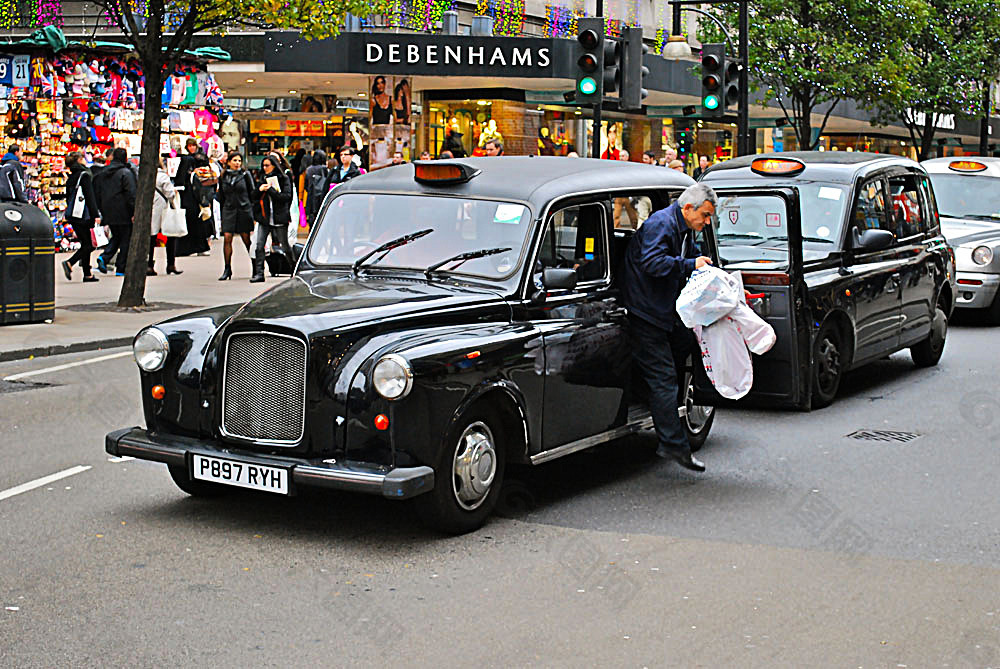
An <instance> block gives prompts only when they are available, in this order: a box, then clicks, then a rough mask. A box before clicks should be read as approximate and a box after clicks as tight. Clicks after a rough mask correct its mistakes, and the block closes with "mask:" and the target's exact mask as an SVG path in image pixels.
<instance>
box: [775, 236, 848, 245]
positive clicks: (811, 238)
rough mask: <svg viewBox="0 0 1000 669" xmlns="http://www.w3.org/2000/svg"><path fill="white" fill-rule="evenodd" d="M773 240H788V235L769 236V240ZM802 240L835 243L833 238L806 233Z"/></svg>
mask: <svg viewBox="0 0 1000 669" xmlns="http://www.w3.org/2000/svg"><path fill="white" fill-rule="evenodd" d="M771 240H775V241H779V242H787V241H788V235H779V236H777V237H768V238H767V241H771ZM802 241H804V242H822V243H824V244H833V243H834V242H833V241H832V240H830V239H824V238H823V237H807V236H805V235H803V237H802Z"/></svg>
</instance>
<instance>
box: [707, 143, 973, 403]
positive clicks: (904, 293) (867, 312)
mask: <svg viewBox="0 0 1000 669" xmlns="http://www.w3.org/2000/svg"><path fill="white" fill-rule="evenodd" d="M701 181H703V182H704V183H706V184H708V185H709V186H711V187H712V188H714V189H715V190H716V192H717V194H718V195H719V207H718V210H717V212H716V217H717V220H716V221H715V226H714V228H715V233H716V234H715V236H716V238H717V239H718V244H719V255H720V263H721V266H722V267H723V268H725V269H727V270H739V271H740V273H741V274H742V277H743V284H744V286H745V287H746V288H747V290H749V291H750V292H751V293H763V297H762V298H761V299H759V300H756V301H755V308H756V309H757V311H758V313H760V314H761V315H762V316H763V317H764V318H765V320H767V321H768V322H769V323H770V324H771V326H772V327H773V328H774V330H775V333H776V334H777V337H778V339H777V343H776V345H775V346H774V348H772V349H771V350H770V351H768V352H767V353H766V354H764V355H763V356H760V357H755V359H754V385H753V389H752V390H751V392H750V394H749V395H748V397H749V398H751V399H753V398H756V399H757V400H760V401H764V402H766V403H767V404H769V405H772V406H773V405H776V404H784V405H790V406H793V407H797V408H803V409H808V408H820V407H824V406H827V405H828V404H830V403H831V402H833V400H834V398H835V396H836V394H837V389H838V388H839V386H840V381H841V378H842V377H843V375H844V373H845V372H846V371H848V370H851V369H854V368H857V367H860V366H862V365H864V364H866V363H869V362H871V361H873V360H877V359H879V358H883V357H886V356H888V355H890V354H892V353H894V352H896V351H899V350H901V349H904V348H909V349H910V355H911V356H912V358H913V362H914V363H915V364H916V365H918V366H931V365H936V364H937V362H938V360H939V359H940V358H941V354H942V352H943V351H944V345H945V337H946V335H947V330H948V319H949V317H950V315H951V312H952V308H953V306H954V303H955V262H954V256H953V254H952V251H951V249H950V247H949V246H948V244H947V242H946V241H945V238H944V237H943V236H942V234H941V225H940V222H939V220H938V212H937V208H936V205H935V201H934V193H933V190H932V187H931V184H930V181H929V179H928V176H927V173H926V172H925V171H924V169H923V168H921V167H920V165H919V164H918V163H916V162H914V161H912V160H909V159H907V158H903V157H901V156H893V155H883V154H872V153H861V152H789V153H774V154H761V155H755V156H744V157H740V158H735V159H733V160H729V161H726V162H724V163H720V164H717V165H714V166H712V167H711V168H710V169H708V170H706V172H705V174H703V175H702V177H701ZM696 381H697V382H696V386H697V388H696V393H695V396H696V399H697V400H698V401H699V402H704V403H716V402H719V403H721V398H719V397H718V395H717V394H715V393H714V391H713V390H711V388H710V386H708V385H707V380H705V379H704V378H703V377H699V378H698V379H696ZM713 395H714V398H713Z"/></svg>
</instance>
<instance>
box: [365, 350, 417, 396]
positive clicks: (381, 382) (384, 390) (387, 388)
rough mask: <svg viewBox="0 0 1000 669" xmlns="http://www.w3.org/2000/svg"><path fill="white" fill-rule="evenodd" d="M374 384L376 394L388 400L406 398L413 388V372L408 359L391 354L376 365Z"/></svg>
mask: <svg viewBox="0 0 1000 669" xmlns="http://www.w3.org/2000/svg"><path fill="white" fill-rule="evenodd" d="M372 384H373V385H374V386H375V390H376V392H378V394H379V395H381V396H382V397H384V398H386V399H387V400H398V399H399V398H400V397H405V396H406V394H407V393H409V392H410V388H411V387H413V370H412V369H411V368H410V363H409V362H407V361H406V358H404V357H402V356H399V355H394V354H390V355H387V356H384V357H383V358H382V359H381V360H379V361H378V362H376V363H375V369H374V370H373V371H372Z"/></svg>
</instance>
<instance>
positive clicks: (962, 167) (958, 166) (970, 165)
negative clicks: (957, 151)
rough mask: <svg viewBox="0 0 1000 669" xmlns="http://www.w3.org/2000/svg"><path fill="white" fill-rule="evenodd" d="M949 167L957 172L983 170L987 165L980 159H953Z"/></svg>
mask: <svg viewBox="0 0 1000 669" xmlns="http://www.w3.org/2000/svg"><path fill="white" fill-rule="evenodd" d="M948 169H951V170H955V171H956V172H982V171H984V170H985V169H986V165H985V164H984V163H981V162H979V161H978V160H953V161H951V162H950V163H948Z"/></svg>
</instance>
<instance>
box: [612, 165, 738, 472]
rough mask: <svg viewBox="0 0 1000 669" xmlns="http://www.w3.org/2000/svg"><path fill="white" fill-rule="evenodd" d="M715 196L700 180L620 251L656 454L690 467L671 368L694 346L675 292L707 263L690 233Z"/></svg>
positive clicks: (696, 465) (697, 464) (705, 217)
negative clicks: (647, 398) (623, 256)
mask: <svg viewBox="0 0 1000 669" xmlns="http://www.w3.org/2000/svg"><path fill="white" fill-rule="evenodd" d="M717 204H718V197H716V195H715V191H713V190H712V189H711V188H710V187H708V186H706V185H705V184H694V185H693V186H688V188H687V189H686V190H685V191H684V192H683V193H681V196H680V197H679V198H678V199H677V201H676V202H675V203H673V204H672V205H670V206H669V207H667V208H666V209H662V210H660V211H658V212H656V213H655V214H653V215H652V216H650V217H649V218H648V219H646V222H645V223H644V224H643V226H642V227H641V228H639V229H638V230H637V231H636V233H635V235H633V237H632V240H631V242H629V245H628V249H627V250H626V252H625V264H624V275H623V282H622V285H623V292H624V296H623V297H624V299H625V305H626V307H628V312H629V326H630V329H631V331H632V336H633V339H634V345H633V347H632V350H633V355H634V356H635V360H636V363H637V365H638V367H639V368H640V369H641V371H642V376H643V378H644V379H645V380H646V383H647V385H648V386H649V408H650V412H651V413H652V416H653V425H654V426H655V428H656V436H657V439H658V440H659V443H660V445H659V448H657V449H656V454H657V455H659V456H660V457H662V458H672V459H674V460H677V462H679V463H680V464H681V465H682V466H684V467H687V468H688V469H692V470H694V471H698V472H703V471H705V465H704V464H703V463H702V462H701V461H700V460H698V459H697V458H695V457H694V456H693V455H692V454H691V444H690V443H689V442H688V439H687V434H686V433H685V432H684V426H683V425H682V424H681V419H680V417H679V416H678V415H677V407H678V405H679V397H680V393H679V392H678V378H677V366H678V365H683V364H684V360H685V359H686V358H687V356H688V355H689V354H690V353H691V352H692V351H695V350H697V343H696V342H695V339H694V335H693V334H692V332H691V331H690V330H688V329H687V328H686V327H684V324H683V323H681V320H680V317H679V316H678V315H677V310H676V304H677V296H678V295H679V294H680V292H681V289H682V288H683V287H684V284H685V283H686V282H687V279H688V277H689V276H691V273H692V272H694V270H695V269H698V268H700V267H702V266H704V265H706V264H710V263H711V262H712V260H711V258H708V257H707V256H703V255H700V253H699V251H698V246H697V244H696V243H695V240H694V236H695V234H696V233H698V232H701V230H702V228H704V227H705V226H706V225H709V224H710V223H711V221H712V216H713V215H714V214H715V208H716V205H717Z"/></svg>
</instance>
